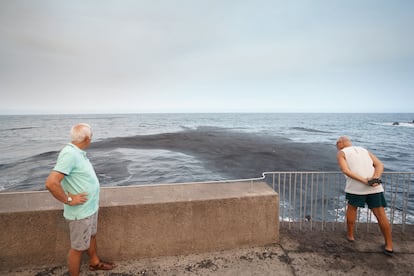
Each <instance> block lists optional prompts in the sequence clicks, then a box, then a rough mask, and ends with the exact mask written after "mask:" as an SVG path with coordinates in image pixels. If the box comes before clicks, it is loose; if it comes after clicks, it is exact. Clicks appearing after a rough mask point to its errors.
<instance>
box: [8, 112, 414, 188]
mask: <svg viewBox="0 0 414 276" xmlns="http://www.w3.org/2000/svg"><path fill="white" fill-rule="evenodd" d="M79 122H85V123H88V124H90V125H91V127H92V130H93V141H92V145H91V148H90V150H87V152H88V157H89V159H90V160H91V162H92V163H93V164H94V166H95V169H96V171H97V174H98V178H99V180H100V182H101V186H127V185H141V184H146V185H151V184H164V183H186V182H205V181H216V180H231V179H244V178H255V177H260V176H261V173H262V172H264V171H269V170H270V171H304V170H305V171H314V170H318V171H321V170H323V171H327V170H329V171H335V170H336V171H339V168H338V167H337V164H336V157H335V153H336V148H335V142H336V139H337V138H338V137H339V136H341V135H346V136H348V137H350V138H351V139H352V141H353V143H354V145H359V146H363V147H366V148H368V149H369V150H370V151H371V152H373V153H374V154H375V155H376V156H377V157H379V158H380V159H381V160H382V161H383V163H384V165H385V170H388V171H397V172H414V139H413V138H414V135H413V134H414V113H375V114H374V113H349V114H347V113H220V114H219V113H191V114H184V113H182V114H180V113H174V114H165V113H162V114H153V113H151V114H87V115H85V114H77V115H73V114H71V115H2V116H0V152H1V155H0V191H2V192H10V191H37V190H45V188H44V182H45V179H46V177H47V175H48V174H49V172H50V171H51V170H52V169H53V166H54V164H55V162H56V158H57V155H58V153H59V151H60V150H61V149H62V148H63V147H64V146H65V145H66V144H67V143H68V142H69V140H70V134H69V132H70V128H71V126H72V125H74V124H76V123H79ZM276 141H277V143H276ZM275 143H276V144H275ZM280 143H283V146H281V144H280ZM290 144H292V145H299V146H303V148H299V149H298V150H299V151H300V152H303V151H306V149H317V150H314V151H316V153H315V152H314V153H312V154H310V155H306V156H302V155H300V152H298V153H295V154H292V153H290V152H286V151H284V150H286V149H287V148H289V145H290ZM278 149H279V150H278ZM275 152H277V153H278V154H279V155H278V156H277V155H271V153H275ZM318 154H319V155H318ZM287 155H289V156H287ZM287 157H289V158H287ZM281 160H282V161H281ZM284 160H285V163H283V161H284ZM305 161H306V162H305ZM413 189H414V187H413Z"/></svg>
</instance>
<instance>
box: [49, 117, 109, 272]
mask: <svg viewBox="0 0 414 276" xmlns="http://www.w3.org/2000/svg"><path fill="white" fill-rule="evenodd" d="M91 140H92V131H91V127H90V126H89V125H88V124H84V123H81V124H77V125H74V126H73V127H72V129H71V143H69V144H67V145H66V146H65V147H64V148H63V149H62V150H61V152H60V153H59V157H58V159H57V162H56V165H55V167H54V168H53V170H52V171H51V172H50V174H49V176H48V178H47V180H46V188H47V189H48V190H49V191H50V193H51V194H52V195H53V196H54V197H55V198H56V199H57V200H59V201H61V202H62V203H64V210H63V216H64V217H65V219H66V220H67V221H68V224H69V232H70V242H71V248H70V250H69V254H68V266H69V273H70V275H71V276H77V275H79V272H80V265H81V259H82V254H83V252H85V251H87V253H88V255H89V270H92V271H94V270H111V269H113V268H114V267H115V265H114V264H113V263H110V262H104V261H102V260H100V259H99V257H98V254H97V245H96V233H97V224H98V209H99V191H100V187H99V180H98V177H97V176H96V173H95V170H94V168H93V167H92V164H91V163H90V162H89V159H88V158H87V156H86V152H85V151H84V150H85V149H86V148H88V147H89V145H90V143H91Z"/></svg>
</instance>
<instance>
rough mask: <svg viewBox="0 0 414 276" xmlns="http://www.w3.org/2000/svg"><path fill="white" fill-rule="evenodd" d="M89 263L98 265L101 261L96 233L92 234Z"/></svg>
mask: <svg viewBox="0 0 414 276" xmlns="http://www.w3.org/2000/svg"><path fill="white" fill-rule="evenodd" d="M88 255H89V264H90V265H97V264H98V263H99V257H98V248H97V245H96V235H92V236H91V243H90V245H89V248H88Z"/></svg>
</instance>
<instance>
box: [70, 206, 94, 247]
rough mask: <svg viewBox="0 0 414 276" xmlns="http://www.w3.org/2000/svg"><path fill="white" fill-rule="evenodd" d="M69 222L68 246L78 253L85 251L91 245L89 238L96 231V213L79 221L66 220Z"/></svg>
mask: <svg viewBox="0 0 414 276" xmlns="http://www.w3.org/2000/svg"><path fill="white" fill-rule="evenodd" d="M67 221H68V222H69V232H70V246H71V248H72V249H75V250H78V251H85V250H87V249H88V248H89V246H90V243H91V236H93V235H96V232H97V230H98V212H96V213H95V214H93V215H91V216H89V217H87V218H84V219H79V220H67Z"/></svg>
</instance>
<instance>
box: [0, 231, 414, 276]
mask: <svg viewBox="0 0 414 276" xmlns="http://www.w3.org/2000/svg"><path fill="white" fill-rule="evenodd" d="M356 239H357V240H356V241H355V242H353V243H351V242H348V241H347V240H346V239H345V232H344V230H337V231H330V230H328V231H318V230H313V231H307V230H302V231H298V230H294V229H291V230H288V229H286V228H281V229H280V242H279V243H278V244H270V245H268V246H258V247H244V248H238V249H232V250H225V251H217V252H209V253H200V254H190V255H185V256H165V257H157V258H144V259H140V260H128V261H120V262H117V265H118V266H117V268H115V269H114V270H113V271H110V272H90V271H88V266H87V258H86V257H85V260H84V265H83V266H82V272H81V275H112V276H121V275H122V276H129V275H295V276H312V275H318V276H320V275H376V276H381V275H387V276H390V275H414V226H413V225H409V226H407V227H406V229H405V232H404V233H401V231H400V230H399V229H398V231H397V229H396V231H394V232H393V239H394V251H395V256H394V257H388V256H385V255H384V254H383V253H382V249H381V245H382V244H383V239H382V235H381V233H380V232H379V231H378V230H377V228H376V227H375V225H373V226H371V227H370V231H369V232H366V230H365V229H362V227H361V229H360V230H359V231H358V232H357V234H356ZM102 257H104V256H102ZM0 275H20V276H25V275H37V276H42V275H43V276H46V275H68V274H67V268H66V266H65V265H60V266H55V267H37V268H30V269H17V270H13V271H1V269H0Z"/></svg>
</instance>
